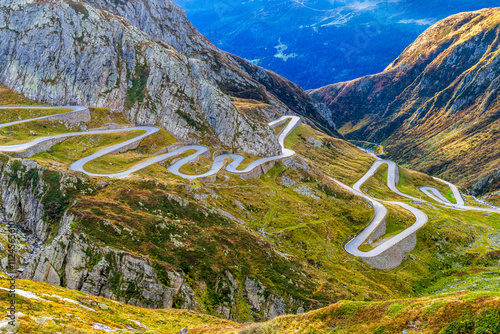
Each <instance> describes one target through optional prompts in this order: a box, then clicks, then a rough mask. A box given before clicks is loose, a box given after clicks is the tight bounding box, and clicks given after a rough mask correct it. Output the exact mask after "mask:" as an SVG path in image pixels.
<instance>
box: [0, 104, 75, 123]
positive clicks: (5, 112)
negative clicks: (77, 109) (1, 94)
mask: <svg viewBox="0 0 500 334" xmlns="http://www.w3.org/2000/svg"><path fill="white" fill-rule="evenodd" d="M69 111H71V109H64V108H50V109H36V107H33V108H32V109H24V108H19V109H1V108H0V119H1V120H2V123H9V122H14V121H21V120H24V119H30V118H36V117H42V116H49V115H55V114H63V113H66V112H69Z"/></svg>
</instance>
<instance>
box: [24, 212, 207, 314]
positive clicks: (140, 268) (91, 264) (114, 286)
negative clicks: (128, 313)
mask: <svg viewBox="0 0 500 334" xmlns="http://www.w3.org/2000/svg"><path fill="white" fill-rule="evenodd" d="M73 221H74V217H71V216H67V215H66V216H65V217H64V218H63V222H62V225H63V228H62V229H61V230H60V233H59V234H58V235H57V236H56V237H55V238H54V241H53V242H52V243H50V244H49V245H47V246H45V247H44V248H43V250H42V251H41V252H40V253H39V254H38V256H37V257H36V258H35V259H34V260H33V261H32V262H31V263H30V265H29V267H28V270H27V272H26V274H25V278H27V279H32V280H35V281H41V282H47V283H50V284H53V285H63V286H65V287H67V288H70V289H76V290H81V291H83V292H85V293H89V294H93V295H98V296H104V297H106V298H110V299H115V300H119V301H121V302H124V303H127V304H130V305H137V306H143V307H149V308H171V307H172V306H173V305H172V304H173V299H174V297H177V298H180V299H181V300H184V305H183V306H185V308H186V309H197V308H198V305H197V303H196V302H195V301H194V299H193V295H194V293H193V291H192V290H191V289H190V287H189V286H187V285H186V284H185V283H186V282H185V280H184V279H182V278H181V276H180V274H178V273H176V272H171V273H169V278H170V286H171V287H170V286H169V287H167V286H165V285H163V284H161V283H160V282H159V281H158V277H157V274H156V272H155V270H154V269H153V267H152V266H151V264H150V263H149V261H148V260H146V259H145V258H143V257H139V256H136V255H132V254H129V253H126V252H121V251H118V250H115V249H111V248H102V247H98V246H96V245H94V244H93V243H92V242H90V241H89V240H87V239H86V237H85V235H75V234H73V233H71V232H64V231H65V230H66V231H68V229H67V227H68V226H69V225H70V224H71V223H72V222H73Z"/></svg>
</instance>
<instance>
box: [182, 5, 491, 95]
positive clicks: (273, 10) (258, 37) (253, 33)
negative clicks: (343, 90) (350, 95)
mask: <svg viewBox="0 0 500 334" xmlns="http://www.w3.org/2000/svg"><path fill="white" fill-rule="evenodd" d="M177 3H178V4H180V5H181V6H182V8H184V9H185V10H186V11H187V14H188V18H189V19H190V21H191V22H192V23H193V24H194V26H195V27H196V28H198V29H199V30H200V31H201V32H202V33H203V34H204V35H205V36H207V37H208V38H209V39H210V40H211V41H212V42H213V43H214V44H215V45H217V46H218V47H219V48H221V49H223V50H226V51H229V52H231V53H234V54H237V55H239V56H240V57H243V58H245V59H250V60H252V61H253V62H255V63H256V64H258V65H260V66H263V67H265V68H268V69H271V70H273V71H275V72H276V73H279V74H280V75H283V76H285V77H286V78H288V79H290V80H292V81H293V82H295V83H297V84H299V85H300V86H302V87H304V88H307V89H310V88H318V87H321V86H324V85H327V84H330V83H334V82H339V81H346V80H352V79H355V78H359V77H361V76H364V75H368V74H373V73H378V72H380V71H382V70H383V69H384V68H385V67H386V66H387V64H389V63H390V62H391V61H392V60H393V59H394V58H396V57H397V56H398V55H399V54H400V53H401V52H402V51H403V50H404V48H405V47H406V46H407V45H408V44H410V43H411V42H412V41H414V40H415V38H417V37H418V35H419V34H421V33H422V32H423V31H424V30H425V29H426V28H428V27H429V26H430V25H432V24H434V23H435V22H437V21H438V20H440V19H444V18H446V17H447V16H449V15H452V14H456V13H459V12H463V11H471V10H478V9H482V8H487V7H493V6H498V3H497V2H495V1H494V0H474V1H470V0H436V1H432V3H429V2H428V1H421V0H399V1H394V0H377V1H347V0H337V1H331V0H300V1H280V0H253V1H236V0H220V1H209V0H178V1H177Z"/></svg>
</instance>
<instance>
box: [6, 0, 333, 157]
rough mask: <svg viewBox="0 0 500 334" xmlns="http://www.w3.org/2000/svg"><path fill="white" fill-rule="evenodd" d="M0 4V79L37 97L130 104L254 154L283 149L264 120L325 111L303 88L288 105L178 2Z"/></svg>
mask: <svg viewBox="0 0 500 334" xmlns="http://www.w3.org/2000/svg"><path fill="white" fill-rule="evenodd" d="M0 6H1V9H2V10H1V13H0V36H1V42H0V50H2V52H1V56H0V81H1V82H2V83H4V84H5V85H6V86H7V87H9V88H11V89H13V90H15V91H17V92H19V93H22V94H24V95H26V96H27V97H29V98H31V99H34V100H37V101H41V102H48V103H52V104H55V105H61V104H83V105H91V106H105V107H111V108H119V109H122V108H123V109H124V110H125V111H126V113H127V117H128V118H129V119H130V120H131V121H133V122H136V123H139V124H158V125H160V126H161V127H163V128H165V129H166V130H167V131H168V132H170V133H172V134H173V135H174V136H176V137H177V138H178V139H180V140H183V141H187V142H198V143H199V142H203V141H206V142H208V143H209V144H211V145H212V146H215V147H221V146H222V147H229V148H233V149H236V150H240V151H245V152H248V153H252V154H256V155H270V154H275V153H276V152H278V151H279V145H278V144H277V141H276V136H275V134H274V132H273V131H272V130H271V129H269V128H268V127H267V126H265V125H264V124H265V123H267V122H268V121H269V118H272V117H275V116H276V115H279V114H285V113H291V112H298V113H302V114H303V115H307V116H311V115H312V116H313V117H315V118H317V119H323V118H322V117H323V116H321V115H325V113H324V111H323V110H324V107H322V106H318V104H317V103H314V102H313V101H312V100H311V99H310V98H309V97H308V96H306V95H305V94H304V93H303V91H302V90H301V89H298V88H297V90H298V93H299V94H296V93H291V95H292V96H288V100H289V101H286V102H285V103H284V102H282V101H281V100H280V96H279V95H280V94H274V93H273V92H272V91H268V90H266V87H265V86H264V85H262V84H260V83H258V82H257V81H256V80H254V79H253V78H252V77H251V76H250V75H249V74H248V73H246V72H245V71H244V70H243V69H241V68H240V66H238V64H237V63H236V61H234V60H233V58H232V57H231V56H229V55H227V54H225V53H223V52H221V51H219V50H217V49H216V48H215V47H214V46H213V45H211V44H210V43H209V42H208V41H207V40H206V39H205V38H204V37H203V36H201V35H200V34H199V33H198V32H197V31H196V30H195V29H194V28H193V27H192V26H191V24H190V23H189V22H188V21H187V20H186V18H185V14H184V12H183V11H182V10H181V9H180V8H179V7H178V6H177V5H175V4H174V3H172V2H171V1H162V0H158V1H142V0H137V1H136V0H134V1H125V2H110V1H104V0H100V1H93V0H92V1H88V2H87V3H84V2H73V1H62V2H61V1H44V2H37V1H34V2H33V1H21V0H19V1H3V2H1V3H0ZM252 66H253V65H252ZM253 68H254V69H255V70H258V71H259V73H260V74H259V76H263V77H266V76H267V77H269V75H267V72H266V71H264V70H261V69H256V68H255V67H253ZM284 82H285V83H287V84H290V85H291V83H288V82H286V81H284ZM289 95H290V94H289ZM233 96H236V97H238V98H243V99H253V100H255V99H256V100H260V101H263V102H265V103H266V104H268V105H271V106H272V108H273V109H274V111H273V114H269V113H264V112H260V111H259V110H257V114H256V115H257V116H256V117H255V116H254V117H253V118H251V117H249V116H248V115H246V114H245V113H243V112H240V111H238V109H237V106H235V104H234V103H233V101H232V98H233ZM288 105H289V106H290V108H289V107H288Z"/></svg>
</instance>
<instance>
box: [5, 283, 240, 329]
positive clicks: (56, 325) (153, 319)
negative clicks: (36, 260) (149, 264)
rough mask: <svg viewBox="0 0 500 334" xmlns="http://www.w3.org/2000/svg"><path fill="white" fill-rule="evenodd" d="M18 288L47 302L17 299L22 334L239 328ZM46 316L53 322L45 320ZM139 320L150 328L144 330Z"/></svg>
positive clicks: (35, 287) (184, 314) (187, 314)
mask: <svg viewBox="0 0 500 334" xmlns="http://www.w3.org/2000/svg"><path fill="white" fill-rule="evenodd" d="M0 286H2V287H7V286H8V285H7V280H6V279H5V277H2V278H1V279H0ZM16 286H17V288H18V289H21V290H25V291H30V292H33V293H35V294H36V295H37V296H39V297H41V298H43V299H45V300H47V301H40V300H34V299H27V298H24V297H21V296H19V295H18V296H17V297H16V303H17V305H16V306H17V311H18V312H22V313H23V314H24V316H23V317H22V318H20V319H19V322H20V325H21V326H20V330H19V332H18V333H56V332H61V333H82V334H83V333H89V334H90V333H92V334H93V333H100V332H102V331H98V330H96V329H94V328H93V327H92V326H93V325H94V324H96V323H100V324H104V325H106V326H109V327H114V328H120V329H124V328H126V327H127V326H131V327H133V328H135V329H136V330H139V331H141V332H142V333H172V334H173V333H177V332H179V331H180V330H181V329H182V328H184V327H188V328H193V327H205V326H227V325H229V326H235V325H236V324H235V323H233V322H231V321H227V320H223V319H220V318H216V317H211V316H208V315H203V314H199V313H196V312H191V311H185V310H172V309H170V310H151V309H145V308H140V307H135V306H129V305H126V304H123V303H118V302H115V301H112V300H109V299H106V298H102V297H96V296H92V295H88V294H84V293H82V292H79V291H75V290H70V289H64V288H60V287H54V286H50V285H49V284H45V283H39V282H33V281H27V280H18V281H17V282H16ZM48 295H57V296H61V297H63V298H68V299H72V300H74V301H77V302H79V303H80V304H81V305H83V306H85V307H88V308H91V309H93V310H94V312H92V311H89V310H87V309H85V308H83V307H81V306H79V305H76V304H74V303H71V302H68V301H62V300H61V299H59V298H57V297H51V296H48ZM7 301H8V296H7V291H4V290H0V311H1V312H2V313H3V314H5V313H6V310H7ZM99 304H101V305H103V304H104V305H106V306H107V307H108V309H107V310H105V309H101V308H100V307H99ZM43 317H48V318H51V319H45V321H44V320H43ZM130 319H132V320H135V321H138V322H139V323H141V324H142V325H144V326H146V327H148V328H149V329H144V328H141V327H140V326H139V325H138V324H137V323H135V322H134V321H131V320H130Z"/></svg>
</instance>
